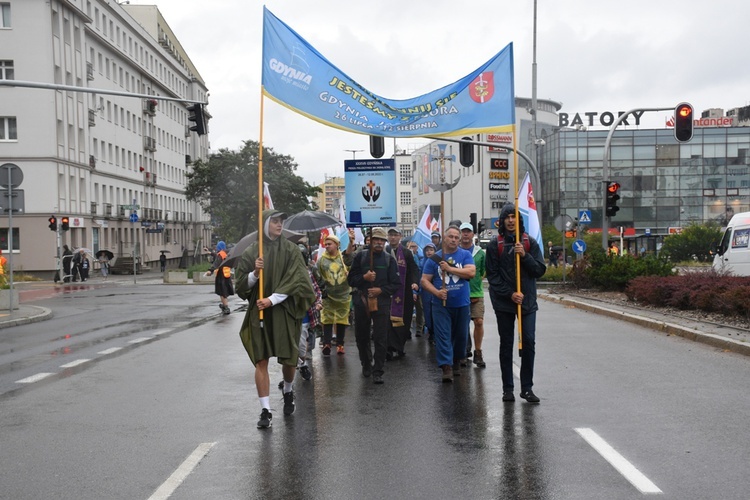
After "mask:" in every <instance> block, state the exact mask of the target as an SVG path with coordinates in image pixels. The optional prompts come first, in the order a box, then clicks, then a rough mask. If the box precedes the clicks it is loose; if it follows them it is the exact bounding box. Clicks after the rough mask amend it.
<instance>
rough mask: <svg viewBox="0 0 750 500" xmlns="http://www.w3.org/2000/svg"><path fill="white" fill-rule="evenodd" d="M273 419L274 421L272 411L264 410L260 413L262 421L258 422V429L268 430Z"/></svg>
mask: <svg viewBox="0 0 750 500" xmlns="http://www.w3.org/2000/svg"><path fill="white" fill-rule="evenodd" d="M271 419H273V415H271V411H270V410H269V409H268V408H263V411H262V412H260V420H258V429H268V428H269V427H271Z"/></svg>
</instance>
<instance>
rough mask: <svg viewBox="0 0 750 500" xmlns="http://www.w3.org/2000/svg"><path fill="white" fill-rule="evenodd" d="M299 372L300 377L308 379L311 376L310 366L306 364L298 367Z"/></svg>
mask: <svg viewBox="0 0 750 500" xmlns="http://www.w3.org/2000/svg"><path fill="white" fill-rule="evenodd" d="M299 374H300V375H302V378H303V379H305V380H310V379H311V378H312V372H310V367H308V366H307V365H302V366H300V367H299Z"/></svg>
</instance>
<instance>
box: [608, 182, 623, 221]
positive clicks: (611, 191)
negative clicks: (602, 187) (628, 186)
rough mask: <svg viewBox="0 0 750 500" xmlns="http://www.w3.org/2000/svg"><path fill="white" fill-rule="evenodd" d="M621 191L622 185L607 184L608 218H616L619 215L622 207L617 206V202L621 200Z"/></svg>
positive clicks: (615, 183)
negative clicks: (619, 192) (618, 192)
mask: <svg viewBox="0 0 750 500" xmlns="http://www.w3.org/2000/svg"><path fill="white" fill-rule="evenodd" d="M619 190H620V184H619V183H617V182H608V183H607V217H614V216H615V215H617V212H618V210H620V207H618V206H617V200H619V199H620V195H619V194H617V191H619Z"/></svg>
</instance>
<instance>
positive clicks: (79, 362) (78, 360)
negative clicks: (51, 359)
mask: <svg viewBox="0 0 750 500" xmlns="http://www.w3.org/2000/svg"><path fill="white" fill-rule="evenodd" d="M89 361H91V360H90V359H76V360H75V361H71V362H70V363H65V364H64V365H60V368H73V367H74V366H78V365H82V364H84V363H88V362H89Z"/></svg>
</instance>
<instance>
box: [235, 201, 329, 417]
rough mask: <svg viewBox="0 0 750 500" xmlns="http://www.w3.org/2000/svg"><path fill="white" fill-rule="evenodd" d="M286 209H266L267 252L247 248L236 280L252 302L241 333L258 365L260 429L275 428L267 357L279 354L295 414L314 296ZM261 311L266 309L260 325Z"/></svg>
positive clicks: (288, 406) (288, 409)
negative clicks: (303, 333) (286, 226)
mask: <svg viewBox="0 0 750 500" xmlns="http://www.w3.org/2000/svg"><path fill="white" fill-rule="evenodd" d="M284 219H286V214H285V213H283V212H279V211H278V210H264V211H263V255H262V256H259V255H258V243H253V244H252V245H250V247H249V248H248V249H247V250H245V251H244V252H243V253H242V256H241V257H240V261H239V264H238V265H237V270H236V272H235V282H236V288H237V295H239V296H240V298H242V299H247V301H248V302H249V304H248V308H247V313H246V314H245V320H244V321H243V323H242V329H241V330H240V338H241V339H242V344H243V345H244V346H245V350H246V351H247V354H248V355H249V356H250V361H252V362H253V365H255V386H256V387H257V389H258V398H259V399H260V405H261V414H260V420H259V421H258V428H259V429H265V428H268V427H271V419H272V414H271V404H270V391H271V386H270V379H269V375H268V360H269V358H271V357H274V356H275V357H276V358H278V362H279V363H281V365H282V369H281V371H282V373H283V375H284V388H283V391H284V415H291V414H292V413H294V391H293V385H292V384H293V382H294V375H295V372H296V368H297V354H298V344H299V335H300V333H299V332H300V329H301V327H302V318H303V317H304V316H305V312H306V311H307V310H308V309H309V308H310V306H311V305H312V303H313V302H314V301H315V292H314V291H313V288H312V285H311V284H310V277H309V275H308V273H307V269H306V267H305V263H304V261H303V259H302V254H301V253H300V251H299V248H298V247H297V245H295V244H294V243H292V242H291V241H289V240H287V239H286V238H285V237H284V236H282V235H281V229H282V221H283V220H284ZM260 269H263V289H264V290H263V299H260V294H259V290H258V289H259V285H258V282H259V277H260ZM260 311H263V324H262V325H261V320H260Z"/></svg>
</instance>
